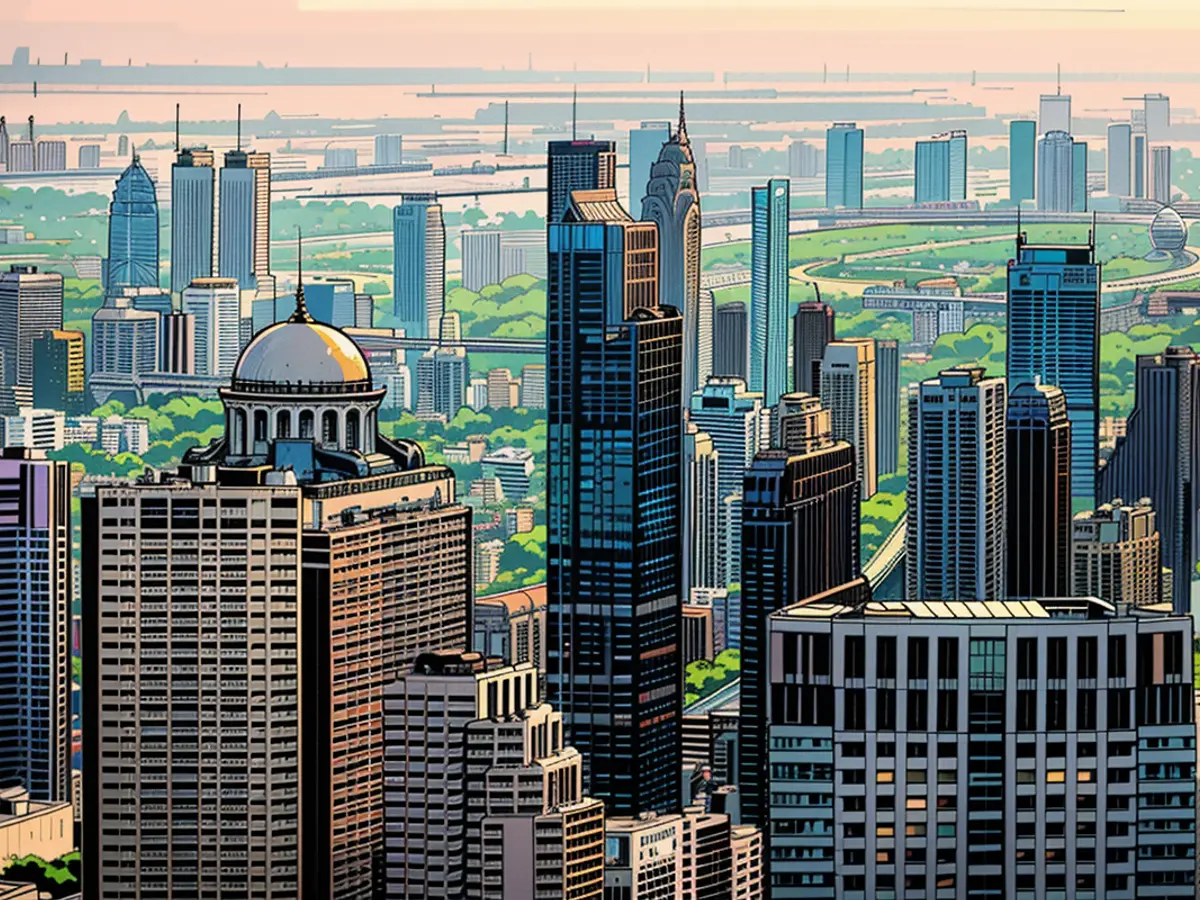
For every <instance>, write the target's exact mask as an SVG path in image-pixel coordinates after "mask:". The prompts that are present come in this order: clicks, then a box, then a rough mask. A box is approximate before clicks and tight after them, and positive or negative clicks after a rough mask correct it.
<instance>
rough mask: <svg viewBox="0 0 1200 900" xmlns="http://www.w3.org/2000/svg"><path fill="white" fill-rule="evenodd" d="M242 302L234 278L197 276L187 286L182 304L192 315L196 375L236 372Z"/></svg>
mask: <svg viewBox="0 0 1200 900" xmlns="http://www.w3.org/2000/svg"><path fill="white" fill-rule="evenodd" d="M239 304H240V299H239V293H238V283H237V281H236V280H234V279H232V278H197V279H195V280H193V281H192V283H191V284H190V285H189V286H188V287H187V288H186V289H185V290H184V292H183V302H182V304H181V305H182V311H183V312H184V313H186V314H188V315H190V316H192V317H193V322H194V326H193V328H194V331H193V333H194V335H195V341H196V344H195V348H196V357H195V359H196V374H197V375H220V376H222V377H225V378H228V377H229V376H231V375H233V370H234V368H235V367H236V366H237V361H238V357H239V356H240V355H241V352H242V344H241V338H240V333H239V328H240V320H239Z"/></svg>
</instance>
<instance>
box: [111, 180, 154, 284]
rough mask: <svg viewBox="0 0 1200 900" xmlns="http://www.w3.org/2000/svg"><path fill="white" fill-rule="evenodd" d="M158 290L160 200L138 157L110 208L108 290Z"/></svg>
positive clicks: (120, 183) (118, 186)
mask: <svg viewBox="0 0 1200 900" xmlns="http://www.w3.org/2000/svg"><path fill="white" fill-rule="evenodd" d="M127 287H158V198H157V196H156V195H155V192H154V182H152V181H151V180H150V176H149V175H148V174H146V170H145V169H143V168H142V164H141V162H140V161H139V160H138V158H137V157H136V156H135V157H134V159H133V162H132V163H130V165H129V168H127V169H126V170H125V171H124V172H123V173H122V174H121V177H120V178H118V179H117V186H116V188H115V189H114V190H113V199H112V204H111V205H110V206H109V208H108V266H107V276H106V278H105V282H104V289H105V291H106V292H107V293H108V294H110V295H113V294H120V293H121V289H122V288H127Z"/></svg>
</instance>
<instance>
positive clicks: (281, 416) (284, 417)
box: [275, 409, 292, 441]
mask: <svg viewBox="0 0 1200 900" xmlns="http://www.w3.org/2000/svg"><path fill="white" fill-rule="evenodd" d="M291 436H292V414H291V413H290V412H288V411H287V410H286V409H281V410H280V411H279V412H277V413H275V437H277V438H279V439H280V440H284V441H286V440H287V439H288V438H290V437H291Z"/></svg>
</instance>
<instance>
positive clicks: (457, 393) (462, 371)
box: [416, 347, 487, 421]
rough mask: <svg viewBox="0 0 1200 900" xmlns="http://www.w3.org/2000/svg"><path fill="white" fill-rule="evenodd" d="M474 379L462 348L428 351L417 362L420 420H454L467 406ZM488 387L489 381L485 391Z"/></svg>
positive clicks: (418, 414) (417, 410)
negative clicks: (468, 382) (469, 385)
mask: <svg viewBox="0 0 1200 900" xmlns="http://www.w3.org/2000/svg"><path fill="white" fill-rule="evenodd" d="M470 376H471V366H470V363H469V362H468V360H467V352H466V351H465V350H464V349H463V348H462V347H454V348H450V349H447V348H444V347H439V348H437V349H436V350H429V351H427V352H426V353H425V354H424V355H423V356H422V357H421V358H420V359H418V360H417V409H416V416H417V418H418V419H428V418H443V419H445V420H447V421H449V420H450V419H453V418H454V417H455V416H456V415H457V414H458V411H459V410H460V409H462V408H463V407H464V406H466V405H467V381H468V379H469V378H470ZM486 387H487V386H486V382H485V383H484V389H485V391H486ZM485 405H486V404H485ZM479 408H480V409H483V406H480V407H479Z"/></svg>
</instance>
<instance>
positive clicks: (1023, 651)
mask: <svg viewBox="0 0 1200 900" xmlns="http://www.w3.org/2000/svg"><path fill="white" fill-rule="evenodd" d="M1037 675H1038V657H1037V638H1031V637H1023V638H1017V678H1021V679H1025V680H1033V679H1035V678H1037Z"/></svg>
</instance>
